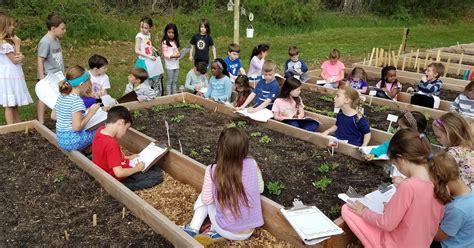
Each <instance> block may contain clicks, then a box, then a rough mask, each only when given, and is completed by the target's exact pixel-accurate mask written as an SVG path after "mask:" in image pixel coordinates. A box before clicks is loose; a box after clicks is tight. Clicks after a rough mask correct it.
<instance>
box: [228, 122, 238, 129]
mask: <svg viewBox="0 0 474 248" xmlns="http://www.w3.org/2000/svg"><path fill="white" fill-rule="evenodd" d="M226 127H227V128H234V127H237V124H235V122H233V121H231V122H229V123H228V124H227V126H226Z"/></svg>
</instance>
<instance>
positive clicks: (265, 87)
mask: <svg viewBox="0 0 474 248" xmlns="http://www.w3.org/2000/svg"><path fill="white" fill-rule="evenodd" d="M253 93H255V106H258V105H260V104H262V103H263V102H264V101H265V100H267V99H271V100H272V101H271V103H270V104H269V105H268V106H267V108H268V109H270V110H271V109H272V105H273V102H274V101H275V99H276V98H277V96H278V94H279V93H280V85H279V84H278V81H277V80H276V78H274V79H273V81H271V82H270V83H267V82H266V81H265V79H261V80H260V81H259V82H258V83H257V86H256V87H255V89H254V90H253Z"/></svg>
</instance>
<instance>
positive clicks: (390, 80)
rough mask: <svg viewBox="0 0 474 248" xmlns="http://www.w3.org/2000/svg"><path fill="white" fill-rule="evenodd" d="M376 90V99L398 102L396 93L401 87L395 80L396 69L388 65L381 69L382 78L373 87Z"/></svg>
mask: <svg viewBox="0 0 474 248" xmlns="http://www.w3.org/2000/svg"><path fill="white" fill-rule="evenodd" d="M375 88H376V89H378V90H377V95H376V96H377V97H381V98H385V99H389V100H394V101H397V100H398V93H399V92H400V90H401V89H402V85H401V84H400V82H398V80H397V68H395V67H394V66H391V65H388V66H385V67H384V68H382V77H381V78H380V81H379V82H378V83H377V84H376V85H375Z"/></svg>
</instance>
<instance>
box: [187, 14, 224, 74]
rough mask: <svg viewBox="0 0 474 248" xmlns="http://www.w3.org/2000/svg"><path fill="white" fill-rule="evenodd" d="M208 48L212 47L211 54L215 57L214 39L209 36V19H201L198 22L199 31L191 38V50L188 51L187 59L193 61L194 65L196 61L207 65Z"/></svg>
mask: <svg viewBox="0 0 474 248" xmlns="http://www.w3.org/2000/svg"><path fill="white" fill-rule="evenodd" d="M209 48H212V55H213V56H214V59H216V57H217V56H216V54H217V53H216V47H215V46H214V40H213V39H212V37H211V25H210V24H209V20H207V19H201V21H200V22H199V32H198V33H197V34H195V35H193V37H192V38H191V52H190V53H189V60H190V61H193V52H194V51H196V54H195V55H194V65H196V64H197V63H198V62H205V63H206V66H209Z"/></svg>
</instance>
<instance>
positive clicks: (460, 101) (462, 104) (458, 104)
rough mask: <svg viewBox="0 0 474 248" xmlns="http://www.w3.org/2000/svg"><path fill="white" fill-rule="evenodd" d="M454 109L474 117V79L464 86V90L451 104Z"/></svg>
mask: <svg viewBox="0 0 474 248" xmlns="http://www.w3.org/2000/svg"><path fill="white" fill-rule="evenodd" d="M451 110H452V111H456V112H458V113H460V114H461V115H465V116H469V117H474V81H471V82H470V83H469V84H467V85H466V87H465V88H464V92H463V93H461V94H459V96H458V97H456V99H455V100H454V102H453V105H452V106H451Z"/></svg>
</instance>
